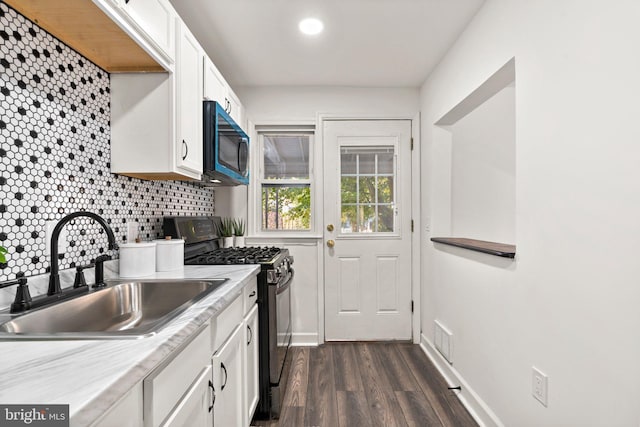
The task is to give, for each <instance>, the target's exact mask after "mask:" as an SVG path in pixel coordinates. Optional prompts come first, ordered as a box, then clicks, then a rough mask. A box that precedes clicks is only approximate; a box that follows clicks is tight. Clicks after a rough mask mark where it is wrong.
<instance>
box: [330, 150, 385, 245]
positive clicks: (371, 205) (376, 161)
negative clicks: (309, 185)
mask: <svg viewBox="0 0 640 427" xmlns="http://www.w3.org/2000/svg"><path fill="white" fill-rule="evenodd" d="M394 162H395V152H394V147H392V146H390V147H387V146H384V147H379V146H378V147H361V146H343V147H341V149H340V175H341V176H340V190H341V193H342V194H341V197H340V200H341V208H340V213H341V227H340V230H341V232H342V233H392V232H394V231H395V223H396V215H397V212H396V209H395V195H396V189H395V182H396V180H395V163H394Z"/></svg>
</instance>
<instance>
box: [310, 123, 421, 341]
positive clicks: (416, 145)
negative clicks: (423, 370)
mask: <svg viewBox="0 0 640 427" xmlns="http://www.w3.org/2000/svg"><path fill="white" fill-rule="evenodd" d="M334 120H335V121H349V120H410V121H411V137H412V138H413V152H412V154H411V218H412V219H413V233H411V299H412V301H413V313H412V314H411V336H412V337H413V343H414V344H419V343H420V334H421V322H420V319H421V315H420V314H421V311H422V309H421V305H422V304H421V300H422V298H421V286H420V284H421V280H420V279H421V277H422V271H421V270H422V263H421V262H420V261H421V259H422V250H421V248H422V245H421V242H422V237H421V236H422V232H421V228H422V226H421V225H420V186H421V183H422V182H421V170H420V169H421V168H420V113H417V114H416V115H415V116H413V117H408V116H386V117H384V116H371V115H368V114H367V115H354V114H349V115H340V114H329V113H318V114H317V116H316V144H317V146H318V147H319V148H321V147H324V122H325V121H334ZM318 164H319V167H320V171H318V172H320V173H319V174H316V180H317V185H318V187H319V188H318V189H317V191H318V194H322V195H324V156H322V157H321V158H320V159H319V163H318ZM323 199H324V198H320V199H319V200H323ZM316 213H317V215H318V216H317V217H316V218H317V224H318V228H317V230H318V232H319V233H320V235H321V236H320V238H319V240H318V344H323V343H324V342H325V324H324V321H325V316H324V309H325V304H324V223H325V221H324V208H323V207H320V206H319V207H318V209H317V210H316Z"/></svg>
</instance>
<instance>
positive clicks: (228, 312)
mask: <svg viewBox="0 0 640 427" xmlns="http://www.w3.org/2000/svg"><path fill="white" fill-rule="evenodd" d="M242 300H243V298H242V294H241V295H239V296H238V297H237V298H236V299H235V300H234V301H233V302H232V303H231V305H230V306H229V307H227V308H225V309H224V311H223V312H222V313H220V314H219V315H218V316H217V317H216V318H214V319H213V320H212V321H211V326H212V328H211V343H212V347H211V349H212V350H213V353H215V352H216V351H217V350H218V349H219V348H220V346H221V345H222V344H223V343H224V342H225V341H226V340H227V338H228V337H229V335H231V332H233V330H234V329H235V328H236V327H237V326H238V325H239V324H240V323H241V322H242Z"/></svg>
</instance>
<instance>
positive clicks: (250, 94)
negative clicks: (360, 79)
mask: <svg viewBox="0 0 640 427" xmlns="http://www.w3.org/2000/svg"><path fill="white" fill-rule="evenodd" d="M236 93H237V94H238V96H239V97H240V99H242V103H243V105H244V106H245V110H246V112H247V115H248V117H249V120H251V121H252V122H253V123H254V124H260V123H261V122H264V121H279V120H282V121H300V120H304V121H309V120H310V121H311V123H315V120H316V115H317V113H329V114H344V115H358V116H362V115H370V116H376V117H407V116H408V117H413V115H415V114H416V112H417V111H418V108H419V91H418V89H417V88H404V89H403V88H354V87H295V86H294V87H239V88H237V90H236Z"/></svg>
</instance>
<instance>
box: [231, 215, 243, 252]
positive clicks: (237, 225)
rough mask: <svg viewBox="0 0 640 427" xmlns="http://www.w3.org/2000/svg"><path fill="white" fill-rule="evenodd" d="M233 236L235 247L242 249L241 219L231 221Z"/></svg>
mask: <svg viewBox="0 0 640 427" xmlns="http://www.w3.org/2000/svg"><path fill="white" fill-rule="evenodd" d="M233 234H234V236H236V246H237V247H239V248H244V246H245V243H244V220H243V219H242V218H236V219H235V220H233Z"/></svg>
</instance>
